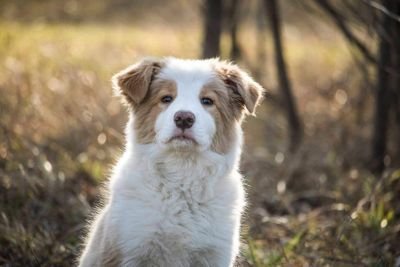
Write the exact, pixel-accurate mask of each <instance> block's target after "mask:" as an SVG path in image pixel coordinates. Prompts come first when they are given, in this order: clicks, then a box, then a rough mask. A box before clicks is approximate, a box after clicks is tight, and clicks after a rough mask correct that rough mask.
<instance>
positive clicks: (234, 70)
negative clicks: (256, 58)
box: [217, 62, 264, 115]
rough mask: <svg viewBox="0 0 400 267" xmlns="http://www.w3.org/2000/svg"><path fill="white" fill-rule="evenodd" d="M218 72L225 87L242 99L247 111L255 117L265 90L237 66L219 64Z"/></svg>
mask: <svg viewBox="0 0 400 267" xmlns="http://www.w3.org/2000/svg"><path fill="white" fill-rule="evenodd" d="M217 72H218V74H219V75H220V77H221V78H222V80H223V81H224V83H225V85H226V86H227V87H228V88H229V89H231V90H232V91H233V93H234V94H236V95H238V96H239V97H240V99H241V101H240V102H241V104H242V105H244V106H245V107H246V109H247V111H248V112H249V113H250V114H251V115H254V114H255V109H256V107H257V105H258V104H259V103H260V100H261V99H262V95H263V92H264V88H263V87H262V86H261V85H259V84H258V83H257V82H255V81H254V80H253V79H252V78H251V77H250V76H249V75H248V74H247V73H245V72H244V71H242V70H241V69H240V68H239V67H238V66H236V65H233V64H230V63H227V62H219V66H217Z"/></svg>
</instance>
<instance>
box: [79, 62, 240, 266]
mask: <svg viewBox="0 0 400 267" xmlns="http://www.w3.org/2000/svg"><path fill="white" fill-rule="evenodd" d="M159 75H160V77H163V78H167V79H173V80H174V81H176V83H177V90H178V93H177V98H176V99H175V100H174V101H173V102H172V103H171V104H170V105H169V107H168V108H167V109H166V110H165V111H163V112H162V113H161V114H160V115H159V117H158V118H157V121H156V124H155V129H156V142H154V143H152V144H145V145H143V144H138V143H137V142H136V140H135V133H134V131H133V124H134V119H135V118H134V116H133V115H132V114H131V116H130V120H129V122H128V124H127V127H126V137H127V144H126V150H125V152H124V154H123V155H122V157H121V159H120V160H119V162H118V164H117V165H116V166H115V168H114V170H113V174H112V177H111V180H110V183H109V192H110V197H109V200H108V203H107V205H106V206H105V207H104V208H103V210H102V211H101V212H100V214H99V215H98V216H97V219H96V221H95V223H94V224H93V226H92V229H91V233H90V235H89V239H88V243H87V246H86V248H85V251H84V253H83V255H82V257H81V259H80V266H101V265H102V263H103V262H104V258H103V257H104V255H107V253H110V252H113V250H115V251H116V254H118V255H119V256H118V257H119V258H120V259H119V262H118V265H119V266H171V267H179V266H181V267H187V266H211V267H229V266H233V263H234V261H235V258H236V256H237V254H238V252H239V230H240V217H241V213H242V211H243V208H244V205H245V196H244V190H243V186H242V181H241V179H242V177H241V175H240V174H239V172H238V162H239V157H240V153H241V143H242V131H241V128H240V125H239V123H237V124H236V127H235V137H236V138H235V142H234V144H232V148H231V150H230V151H229V152H228V153H227V154H224V155H221V154H217V153H215V152H213V151H211V150H210V145H211V143H212V138H213V135H214V134H215V131H216V125H215V121H214V119H213V117H212V116H211V115H210V114H209V112H207V110H206V109H205V108H204V107H203V106H202V105H201V103H200V102H199V92H200V89H201V87H202V86H203V85H204V84H205V83H206V82H207V81H209V80H210V78H212V77H214V75H215V73H214V72H213V70H212V69H211V67H210V64H209V62H207V61H188V60H176V59H168V60H167V64H166V66H165V67H163V69H162V71H161V73H160V74H159ZM179 110H186V111H191V112H193V113H194V114H195V116H196V122H195V123H194V125H193V127H192V129H191V133H192V135H193V137H194V138H195V140H196V141H197V143H198V146H196V149H195V148H194V146H193V144H181V143H179V142H182V141H173V142H175V144H171V143H168V142H167V141H168V140H169V139H170V138H171V136H172V135H173V133H174V131H175V130H176V126H175V124H174V121H173V116H174V114H175V112H177V111H179Z"/></svg>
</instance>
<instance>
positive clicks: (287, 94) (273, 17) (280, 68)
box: [265, 0, 302, 152]
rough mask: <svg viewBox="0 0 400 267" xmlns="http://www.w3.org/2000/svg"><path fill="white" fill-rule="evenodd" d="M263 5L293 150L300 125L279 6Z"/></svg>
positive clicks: (273, 2)
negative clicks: (269, 27) (269, 29)
mask: <svg viewBox="0 0 400 267" xmlns="http://www.w3.org/2000/svg"><path fill="white" fill-rule="evenodd" d="M265 5H266V8H267V15H268V19H269V22H270V26H271V30H272V35H273V41H274V50H275V61H276V67H277V72H278V78H279V86H280V88H281V92H282V96H283V98H284V103H285V104H286V112H287V120H288V126H289V134H290V144H289V150H290V151H292V152H294V151H295V150H296V149H297V148H298V145H299V144H300V141H301V138H302V127H301V122H300V119H299V116H298V113H297V108H296V103H295V101H294V98H293V95H292V88H291V84H290V80H289V77H288V73H287V70H286V63H285V57H284V51H283V47H282V40H281V20H280V14H279V6H278V3H277V1H276V0H265Z"/></svg>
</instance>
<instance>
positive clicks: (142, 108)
mask: <svg viewBox="0 0 400 267" xmlns="http://www.w3.org/2000/svg"><path fill="white" fill-rule="evenodd" d="M176 94H177V88H176V83H175V82H174V81H172V80H164V79H155V80H154V81H153V82H152V83H151V85H150V89H149V93H148V94H147V96H146V97H145V99H144V100H143V102H142V103H141V104H140V105H138V106H137V107H136V108H135V110H134V113H135V124H134V127H135V131H136V139H137V142H138V143H139V144H149V143H153V142H154V140H155V136H156V132H155V130H154V126H155V123H156V120H157V117H158V115H159V114H160V113H161V112H162V111H163V110H165V109H166V108H167V107H168V104H164V103H162V102H161V98H162V97H163V96H166V95H170V96H172V97H173V98H175V97H176Z"/></svg>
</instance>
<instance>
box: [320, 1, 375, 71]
mask: <svg viewBox="0 0 400 267" xmlns="http://www.w3.org/2000/svg"><path fill="white" fill-rule="evenodd" d="M314 3H316V4H317V5H318V6H319V7H320V8H321V9H322V10H323V11H324V12H325V13H327V14H328V15H329V16H330V17H331V18H332V19H333V20H334V21H335V23H336V25H337V27H338V28H339V29H340V30H341V32H342V33H343V35H344V36H345V37H346V39H347V40H348V41H349V42H350V43H353V44H354V45H355V46H356V47H357V49H358V50H359V51H360V52H361V53H362V54H363V55H364V56H365V58H366V59H368V61H370V62H372V63H374V64H375V63H376V59H375V57H374V56H373V55H372V54H371V52H370V51H369V50H368V49H367V47H366V46H365V45H364V44H363V43H362V42H361V41H360V40H359V39H358V38H357V37H356V36H355V35H354V33H353V32H352V31H351V30H350V29H349V27H348V25H347V24H346V23H345V21H344V20H343V17H342V16H341V15H340V14H339V12H338V11H337V10H336V9H335V8H334V7H333V6H332V5H331V4H330V3H329V2H328V1H326V0H314Z"/></svg>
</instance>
